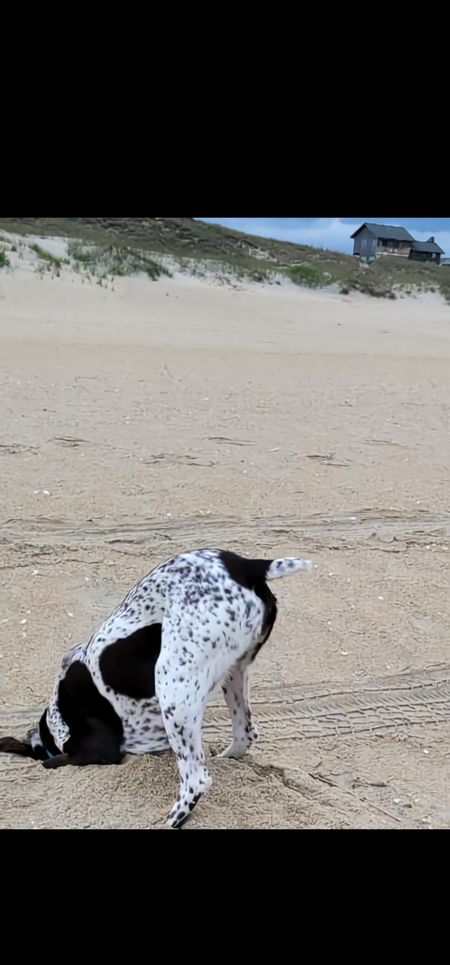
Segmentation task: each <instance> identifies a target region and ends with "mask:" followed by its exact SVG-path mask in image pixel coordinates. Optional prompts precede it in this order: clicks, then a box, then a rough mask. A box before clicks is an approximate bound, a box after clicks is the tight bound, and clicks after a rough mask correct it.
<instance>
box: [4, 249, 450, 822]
mask: <svg viewBox="0 0 450 965" xmlns="http://www.w3.org/2000/svg"><path fill="white" fill-rule="evenodd" d="M59 243H60V242H59ZM55 252H56V253H57V245H56V248H55ZM449 412H450V308H449V306H448V305H446V304H445V302H444V301H443V299H441V298H440V297H439V296H438V295H432V294H428V295H426V296H425V295H423V296H417V298H399V299H397V301H395V302H391V301H388V300H386V299H381V298H380V299H375V298H374V299H370V298H368V297H366V296H363V295H359V296H356V295H355V296H353V297H342V296H340V295H338V294H336V293H333V292H322V293H320V292H313V291H309V290H304V289H300V288H297V287H295V286H294V285H291V284H287V283H286V284H284V285H282V286H277V285H261V286H259V287H257V286H256V285H254V286H251V285H247V286H244V285H241V286H240V287H239V288H232V287H229V286H224V285H219V284H213V283H211V280H209V281H206V280H203V281H201V280H197V279H192V278H187V277H184V276H181V275H177V274H176V273H175V275H174V276H173V277H172V278H161V279H159V280H158V281H157V282H152V281H150V280H149V279H148V278H146V277H144V276H141V275H139V276H136V277H124V278H115V279H114V281H108V282H105V283H104V285H103V286H101V285H99V284H97V283H95V282H92V283H91V282H88V281H87V280H86V279H85V278H84V277H81V276H80V275H78V274H77V273H75V272H73V271H71V270H70V268H69V267H67V268H64V269H63V270H62V271H61V273H60V276H59V277H51V276H50V273H45V274H42V273H41V274H40V273H39V272H37V271H36V270H35V264H34V262H33V259H32V258H30V259H28V260H27V259H21V260H20V261H19V260H18V259H16V260H14V259H13V258H12V259H11V268H10V269H7V270H2V271H1V272H0V472H1V492H2V500H1V512H0V571H1V572H0V594H1V595H0V604H1V605H0V734H1V735H5V734H14V735H15V736H17V737H19V736H22V735H23V734H24V732H25V731H26V729H27V728H28V727H29V726H30V725H31V724H32V723H34V722H35V721H36V720H37V719H38V717H39V716H40V714H41V713H42V710H43V708H44V707H45V705H46V703H47V700H48V698H49V695H50V692H51V689H52V687H53V682H54V677H55V674H56V673H57V671H58V669H59V665H60V660H61V657H62V655H63V654H64V652H65V651H66V650H67V649H68V648H69V647H71V646H74V645H75V644H76V643H77V642H81V641H83V640H85V639H88V637H89V636H90V635H91V633H92V632H93V631H94V630H95V629H96V627H97V626H98V624H99V623H100V622H101V621H102V620H103V619H104V617H105V616H106V615H107V614H108V611H110V610H111V609H112V608H113V607H114V606H115V605H116V604H117V603H118V602H119V601H120V600H121V599H122V597H123V596H124V595H125V593H126V592H127V591H128V589H129V588H130V587H131V586H132V585H133V584H134V583H135V581H136V580H137V579H139V578H141V577H142V576H143V575H144V574H145V573H146V572H147V571H148V570H150V569H151V568H152V567H153V566H155V565H156V564H157V563H158V562H161V561H162V560H164V559H166V558H168V557H170V556H172V555H174V554H176V553H178V552H181V551H183V550H187V549H191V548H195V547H198V546H220V547H221V548H224V549H232V550H235V551H236V552H240V553H242V554H244V553H247V554H248V555H249V556H255V557H261V556H266V557H267V558H270V559H273V558H275V557H280V556H284V555H289V556H290V555H292V556H294V555H295V556H306V557H308V558H311V559H312V561H313V564H314V571H313V575H312V576H311V577H303V576H301V575H298V576H295V577H292V578H290V579H285V580H280V581H279V582H278V583H277V584H276V595H277V598H278V602H279V618H278V621H277V623H276V626H275V629H274V632H273V634H272V636H271V638H270V640H269V642H268V643H267V645H266V646H265V647H264V648H263V649H262V651H261V653H260V654H259V655H258V658H257V660H256V661H255V664H254V665H253V670H252V706H253V714H254V719H255V724H256V726H257V728H258V730H259V734H260V737H259V740H258V742H257V743H256V744H255V745H254V746H253V747H252V749H251V751H250V753H249V754H248V755H247V756H246V757H245V758H244V759H243V760H242V761H239V762H235V761H228V760H223V761H222V760H214V757H213V756H212V755H213V754H214V752H215V751H217V750H220V749H222V748H223V747H224V746H225V745H226V743H227V742H228V737H229V720H228V717H227V710H226V706H225V703H224V702H223V700H222V698H221V696H220V695H218V696H216V697H214V699H213V701H212V702H211V704H210V705H209V707H208V709H207V712H206V717H205V723H204V741H205V749H206V754H207V756H208V766H209V768H210V772H211V774H212V777H213V786H212V788H211V790H210V792H209V793H208V794H207V795H205V797H204V798H203V799H202V801H201V802H200V803H199V805H198V807H197V808H196V810H195V812H194V815H193V817H192V819H191V821H190V822H188V823H187V824H186V828H185V829H186V830H195V829H197V828H259V827H264V828H350V827H351V828H384V827H386V828H387V827H392V828H428V827H433V828H443V827H450V804H449V800H448V787H449V784H450V750H449V748H450V651H449V642H448V627H449V621H450V598H449V593H448V586H449V575H450V561H449V557H450V549H449V547H450V489H449V479H450V448H449ZM177 781H178V778H177V769H176V763H175V760H174V758H173V757H172V755H171V753H167V754H165V755H163V756H157V757H151V756H146V757H132V756H129V757H127V759H126V761H125V763H124V764H123V765H122V766H120V767H87V768H63V769H61V770H57V771H46V770H44V769H43V768H42V767H41V766H40V765H39V764H37V763H35V762H33V761H28V760H22V759H19V758H15V757H11V756H7V755H0V827H2V828H84V827H86V828H158V827H161V826H162V825H163V823H164V821H165V818H166V815H167V813H168V810H169V808H170V806H171V804H172V803H173V801H174V799H175V795H176V790H177Z"/></svg>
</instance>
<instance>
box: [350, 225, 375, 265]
mask: <svg viewBox="0 0 450 965" xmlns="http://www.w3.org/2000/svg"><path fill="white" fill-rule="evenodd" d="M376 253H377V239H376V238H374V236H373V234H372V232H371V231H369V229H368V228H363V230H362V231H360V232H359V234H358V235H357V236H356V238H354V239H353V254H354V255H359V256H360V258H367V257H369V256H370V257H371V258H375V255H376Z"/></svg>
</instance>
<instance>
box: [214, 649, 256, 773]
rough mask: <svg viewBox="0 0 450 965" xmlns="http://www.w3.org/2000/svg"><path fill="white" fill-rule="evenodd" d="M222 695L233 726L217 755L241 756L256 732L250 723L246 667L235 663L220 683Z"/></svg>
mask: <svg viewBox="0 0 450 965" xmlns="http://www.w3.org/2000/svg"><path fill="white" fill-rule="evenodd" d="M222 690H223V695H224V697H225V701H226V704H227V707H228V710H229V712H230V717H231V723H232V726H233V740H232V742H231V744H230V746H229V747H227V749H226V750H224V751H222V753H221V754H219V755H218V756H219V757H236V758H239V757H243V756H244V754H245V753H246V751H248V749H249V747H250V744H251V743H252V741H254V740H255V739H256V737H257V736H258V735H257V732H256V730H255V728H254V727H253V724H252V715H251V711H250V700H249V692H250V685H249V679H248V669H247V667H244V668H243V667H242V665H241V664H240V663H237V664H236V665H235V666H234V667H233V669H232V670H231V672H230V674H229V675H228V677H227V679H226V680H225V681H224V683H223V684H222Z"/></svg>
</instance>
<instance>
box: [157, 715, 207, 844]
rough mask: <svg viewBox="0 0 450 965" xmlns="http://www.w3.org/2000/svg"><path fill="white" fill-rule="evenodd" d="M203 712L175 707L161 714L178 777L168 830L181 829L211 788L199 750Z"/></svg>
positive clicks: (168, 820) (202, 755)
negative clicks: (176, 764)
mask: <svg viewBox="0 0 450 965" xmlns="http://www.w3.org/2000/svg"><path fill="white" fill-rule="evenodd" d="M203 712H204V707H199V708H198V709H195V708H193V709H192V710H189V711H188V709H187V708H186V707H183V706H181V707H177V706H176V705H175V704H174V705H172V706H168V707H166V708H165V709H164V711H163V719H164V725H165V728H166V732H167V737H168V739H169V743H170V746H171V748H172V750H173V752H174V753H175V754H176V757H177V763H178V771H179V774H180V788H179V792H178V798H177V800H176V802H175V804H174V805H173V807H172V809H171V811H170V814H169V817H168V819H167V826H168V827H169V828H180V827H181V825H182V824H184V822H185V821H186V820H187V818H188V817H189V815H190V813H191V811H193V809H194V807H195V805H196V804H197V801H199V799H200V797H201V796H202V794H204V793H205V791H207V790H208V788H209V787H210V786H211V778H210V776H209V774H208V770H207V768H206V765H205V758H204V754H203V748H202V719H203Z"/></svg>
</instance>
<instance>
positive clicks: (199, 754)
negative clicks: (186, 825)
mask: <svg viewBox="0 0 450 965" xmlns="http://www.w3.org/2000/svg"><path fill="white" fill-rule="evenodd" d="M298 570H308V571H310V570H311V563H310V562H309V561H307V560H302V559H281V560H274V561H268V560H247V559H244V558H243V557H240V556H237V555H236V554H234V553H230V552H228V551H221V550H195V551H193V552H190V553H184V554H182V555H180V556H176V557H174V559H171V560H169V561H168V562H167V563H163V564H162V565H161V566H157V567H156V568H155V569H154V570H152V571H151V572H150V573H149V574H148V575H147V576H146V577H144V579H143V580H141V581H140V582H139V583H137V584H136V586H135V587H133V589H132V590H130V592H129V593H128V595H127V596H126V597H125V599H124V600H123V602H122V603H120V604H119V606H118V607H116V609H115V610H114V611H113V613H112V614H111V615H110V616H109V617H108V618H107V619H106V620H105V622H104V623H103V624H102V626H101V627H100V629H99V630H98V631H97V633H95V634H94V635H93V636H92V637H91V639H90V641H89V643H86V644H81V645H80V646H77V647H74V648H73V649H72V650H70V651H69V652H68V653H67V654H66V656H65V657H64V659H63V661H62V666H61V671H60V673H59V676H58V678H57V681H56V684H55V688H54V691H53V696H52V698H51V701H50V704H49V706H48V708H47V709H46V710H45V712H44V714H43V716H42V718H41V720H40V723H39V726H38V727H37V728H35V729H34V730H33V731H30V733H29V734H28V736H27V741H23V742H22V741H17V740H15V739H14V738H11V737H5V738H3V739H2V740H0V751H5V752H8V753H15V754H22V755H23V756H28V757H32V758H34V759H35V760H40V761H42V762H43V764H44V767H47V768H55V767H63V766H64V765H66V764H73V765H85V764H120V762H121V761H122V759H123V757H124V756H125V754H127V753H130V754H146V753H151V752H157V751H163V750H166V749H168V748H169V747H171V748H172V750H173V751H174V752H175V754H176V757H177V761H178V768H179V772H180V781H181V783H180V790H179V795H178V800H177V801H176V803H175V804H174V806H173V808H172V810H171V812H170V814H169V817H168V821H167V825H168V826H169V827H172V828H178V827H180V826H181V825H182V824H183V822H184V821H185V820H186V818H187V817H188V816H189V814H190V812H191V811H192V809H193V808H194V807H195V805H196V803H197V801H198V800H199V798H200V796H201V795H202V794H203V793H204V792H205V791H206V790H207V789H208V788H209V787H210V785H211V778H210V776H209V774H208V771H207V768H206V765H205V758H204V754H203V748H202V720H203V714H204V710H205V705H206V701H207V697H208V694H210V692H211V691H212V690H213V689H214V688H215V687H216V685H217V684H219V683H220V684H221V685H222V689H223V693H224V695H225V700H226V703H227V706H228V709H229V712H230V716H231V722H232V726H233V738H232V742H231V744H230V746H229V747H228V748H227V749H226V750H225V751H223V753H222V754H221V755H220V756H221V757H241V756H242V755H243V754H245V752H246V751H247V750H248V748H249V746H250V744H251V742H252V740H253V739H254V738H255V736H256V734H255V732H254V729H253V726H252V720H251V713H250V704H249V687H248V671H247V668H248V666H249V664H250V663H251V662H252V660H254V658H255V656H256V654H257V653H258V650H259V649H260V648H261V647H262V645H263V644H264V643H265V642H266V640H267V639H268V637H269V635H270V633H271V631H272V628H273V625H274V623H275V619H276V615H277V605H276V598H275V597H274V595H273V593H271V591H270V589H269V587H268V586H267V582H266V581H271V580H276V579H278V577H281V576H285V575H287V574H289V573H296V572H297V571H298Z"/></svg>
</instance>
